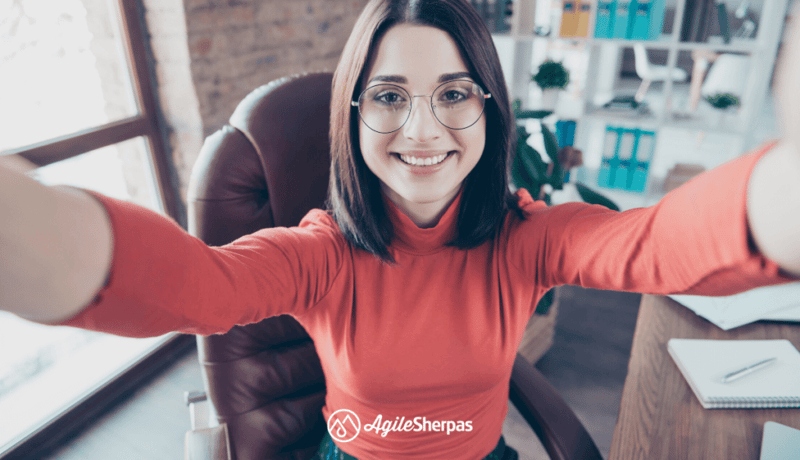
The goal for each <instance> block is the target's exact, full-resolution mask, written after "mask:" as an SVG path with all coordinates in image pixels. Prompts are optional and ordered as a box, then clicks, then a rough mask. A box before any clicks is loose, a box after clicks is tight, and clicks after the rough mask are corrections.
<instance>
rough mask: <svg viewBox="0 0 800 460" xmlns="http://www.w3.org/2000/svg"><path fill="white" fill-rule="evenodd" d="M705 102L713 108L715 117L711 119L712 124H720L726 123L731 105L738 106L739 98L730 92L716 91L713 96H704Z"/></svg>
mask: <svg viewBox="0 0 800 460" xmlns="http://www.w3.org/2000/svg"><path fill="white" fill-rule="evenodd" d="M705 99H706V102H708V103H709V105H711V107H713V108H715V109H716V111H715V118H714V120H712V122H711V124H712V125H717V126H722V125H723V124H726V122H727V121H728V119H729V114H730V113H732V109H731V107H738V106H739V98H738V97H737V96H736V95H734V94H731V93H717V94H715V95H713V96H706V98H705Z"/></svg>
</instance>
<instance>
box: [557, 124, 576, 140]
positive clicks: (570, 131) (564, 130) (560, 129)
mask: <svg viewBox="0 0 800 460" xmlns="http://www.w3.org/2000/svg"><path fill="white" fill-rule="evenodd" d="M576 125H577V122H576V121H575V120H559V121H557V122H556V139H557V140H558V146H559V147H567V146H570V145H572V144H573V143H574V142H575V126H576Z"/></svg>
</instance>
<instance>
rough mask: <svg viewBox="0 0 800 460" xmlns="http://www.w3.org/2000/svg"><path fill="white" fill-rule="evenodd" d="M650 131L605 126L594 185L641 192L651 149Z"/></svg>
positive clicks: (651, 138)
mask: <svg viewBox="0 0 800 460" xmlns="http://www.w3.org/2000/svg"><path fill="white" fill-rule="evenodd" d="M655 135H656V133H655V132H654V131H644V130H641V129H631V128H620V127H613V126H606V136H605V141H604V145H603V159H602V162H601V164H600V171H599V172H598V175H597V185H598V186H600V187H606V188H618V189H622V190H627V191H630V192H644V190H645V188H646V186H647V177H648V173H649V170H650V161H651V159H652V158H653V152H654V150H655Z"/></svg>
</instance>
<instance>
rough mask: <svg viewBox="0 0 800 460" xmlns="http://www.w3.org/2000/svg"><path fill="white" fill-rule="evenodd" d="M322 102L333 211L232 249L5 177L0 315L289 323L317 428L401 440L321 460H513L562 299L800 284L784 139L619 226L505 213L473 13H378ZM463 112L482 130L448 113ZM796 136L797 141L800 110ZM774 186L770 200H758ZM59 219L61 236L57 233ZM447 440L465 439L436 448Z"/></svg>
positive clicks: (492, 90)
mask: <svg viewBox="0 0 800 460" xmlns="http://www.w3.org/2000/svg"><path fill="white" fill-rule="evenodd" d="M795 40H797V39H795ZM793 50H795V51H794V52H793V53H792V54H791V55H790V57H789V59H790V61H792V62H794V63H795V64H796V63H797V62H800V54H798V53H797V52H796V48H793ZM462 83H463V85H462ZM450 84H452V85H453V86H449V85H450ZM378 85H380V88H379V89H380V91H378V92H373V91H372V88H373V87H375V86H378ZM388 85H391V88H390V87H389V86H388ZM443 85H444V86H443ZM795 86H796V85H795ZM442 88H444V89H442ZM332 94H333V100H332V104H331V108H332V109H331V125H330V138H331V140H332V142H331V149H332V151H331V154H332V165H331V184H330V190H329V202H328V203H329V204H328V209H327V210H319V209H315V210H311V211H309V212H308V214H307V215H306V216H305V217H304V218H303V220H302V221H301V222H300V224H299V225H298V226H294V227H275V228H265V229H261V230H258V231H256V232H254V233H252V234H249V235H246V236H243V237H241V238H239V239H237V240H236V241H234V242H232V243H230V244H227V245H223V246H218V247H217V246H215V247H209V246H207V245H205V244H203V243H202V242H201V241H199V240H198V239H196V238H193V237H191V236H189V235H188V234H187V233H186V232H185V231H183V230H182V229H181V228H179V227H178V226H177V225H175V224H174V223H173V222H171V221H169V220H167V219H165V218H164V217H163V216H160V215H158V214H157V213H153V212H151V211H148V210H146V209H144V208H141V207H138V206H134V205H131V204H129V203H124V202H120V201H119V200H115V199H112V198H109V197H107V196H104V195H102V194H99V193H88V194H87V193H83V192H80V191H69V192H67V191H63V190H54V189H51V188H48V187H44V186H42V185H41V184H37V183H35V182H33V181H30V180H29V179H28V178H26V177H24V176H19V175H16V174H13V173H12V172H11V171H7V170H3V169H0V214H2V215H4V216H10V217H11V219H13V222H14V225H9V224H5V225H3V224H4V223H5V221H2V222H0V244H1V245H3V246H0V251H12V250H13V251H14V252H13V254H14V257H13V258H12V259H13V262H6V263H0V282H5V283H9V281H8V280H13V281H14V283H15V285H14V287H15V289H14V290H13V291H12V290H11V289H0V306H2V308H6V309H9V310H10V311H12V312H15V313H17V314H19V315H21V316H25V317H30V318H36V319H38V320H40V321H51V322H57V321H60V324H62V325H69V326H73V327H80V328H85V329H92V330H99V331H104V332H110V333H114V334H118V335H123V336H135V337H139V336H155V335H158V334H161V333H165V332H169V331H181V332H185V333H192V334H202V335H212V334H218V333H222V332H226V331H228V330H230V329H231V328H233V327H234V326H235V325H243V324H251V323H257V322H260V321H261V320H263V319H265V318H269V317H273V316H278V315H284V314H286V315H290V316H292V317H294V318H295V319H296V320H297V321H298V322H299V323H300V324H301V325H302V326H303V327H304V328H305V330H306V331H307V332H308V335H309V336H310V337H311V338H312V339H313V342H314V346H315V349H316V351H317V353H318V356H319V362H320V365H321V368H322V370H323V372H324V377H325V385H326V395H325V404H324V406H323V408H322V413H323V416H324V417H325V418H326V419H330V418H331V417H332V416H333V415H334V414H336V413H337V412H340V411H349V412H353V413H355V414H358V417H360V418H362V419H364V420H369V421H371V422H372V421H376V422H373V423H372V426H373V427H374V426H375V424H376V423H378V422H377V421H378V420H383V417H385V418H386V419H387V420H393V421H397V425H398V426H400V425H402V426H403V430H397V431H395V430H388V431H386V432H384V431H381V432H380V433H376V432H374V431H369V430H367V431H364V432H363V433H361V435H359V436H357V437H356V438H354V439H347V440H341V439H340V440H332V441H331V442H328V441H330V439H328V440H325V441H324V442H323V444H321V445H320V446H319V454H320V457H322V458H329V454H336V455H339V454H341V456H339V457H338V458H359V459H372V458H397V457H404V458H415V459H431V460H432V459H441V458H448V459H463V460H474V459H498V458H503V459H505V460H508V459H512V458H514V457H515V453H514V451H513V449H510V448H506V446H505V444H504V441H503V438H502V436H501V433H502V424H503V420H504V419H505V416H506V414H507V412H508V396H509V383H510V376H511V372H512V367H513V365H514V361H515V357H516V354H517V348H518V347H519V344H520V341H521V338H522V335H523V332H524V331H525V327H526V325H527V324H528V321H529V320H530V318H531V316H532V315H533V313H534V309H535V306H536V304H537V302H538V301H539V299H541V298H542V296H543V295H544V294H545V293H546V292H547V291H548V290H550V289H551V288H553V287H554V286H558V285H564V284H573V285H579V286H583V287H590V288H600V289H609V290H625V291H634V292H647V293H659V294H667V293H673V294H674V293H683V294H697V295H723V294H731V293H735V292H741V291H744V290H748V289H752V288H754V287H757V286H762V285H768V284H777V283H781V282H785V281H788V280H792V279H794V278H793V277H792V275H791V274H790V270H792V273H795V274H797V273H798V272H800V270H798V269H797V266H796V265H797V264H798V262H799V261H798V257H797V256H796V254H800V248H798V247H797V241H798V240H800V239H798V238H797V237H796V236H797V234H798V233H800V218H796V217H795V216H800V205H798V203H800V190H798V189H797V185H796V184H798V183H800V181H799V180H798V177H800V168H797V166H798V164H800V152H798V149H797V148H796V147H795V145H796V144H794V143H793V141H792V140H791V139H789V140H788V141H786V142H781V143H779V144H778V145H777V147H776V146H774V145H766V146H764V147H763V148H762V149H760V150H759V151H757V152H753V154H750V155H746V156H744V157H742V158H739V159H737V160H736V161H734V162H731V163H729V164H726V165H724V166H722V167H720V168H718V169H715V170H713V171H710V172H708V173H706V174H703V175H700V176H698V177H697V178H696V179H695V180H693V181H691V182H689V183H687V184H685V185H684V186H682V187H679V188H678V189H676V190H674V191H673V192H672V193H670V194H669V195H667V197H666V198H665V199H664V200H663V201H662V202H660V203H659V204H658V205H657V206H653V207H650V208H638V209H632V210H630V211H626V212H622V213H619V212H615V211H612V210H609V209H606V208H603V207H599V206H591V205H588V204H586V203H567V204H563V205H558V206H547V205H545V204H544V203H542V202H536V201H534V200H533V198H532V197H531V196H530V194H528V193H527V192H526V191H525V190H519V191H518V192H517V193H516V194H514V195H512V194H511V192H510V191H509V186H508V182H507V180H508V165H509V164H510V159H511V155H512V153H513V151H514V149H513V147H514V137H513V135H514V131H515V129H514V123H513V119H512V116H511V107H510V104H509V101H508V95H507V92H506V89H505V82H504V78H503V74H502V72H501V70H500V63H499V60H498V58H497V53H496V51H495V49H494V45H493V42H492V39H491V37H490V36H489V33H488V31H487V30H486V28H485V27H484V26H483V24H482V23H481V21H480V18H479V16H478V15H477V13H476V12H475V11H474V10H473V9H472V8H471V7H470V5H469V4H468V3H467V2H465V1H463V0H410V1H409V0H372V1H370V3H369V4H368V5H367V7H366V8H365V10H364V12H363V13H362V15H361V17H360V18H359V20H358V22H357V24H356V26H355V28H354V30H353V33H352V34H351V36H350V39H349V40H348V43H347V45H346V47H345V50H344V52H343V54H342V59H341V61H340V63H339V66H338V67H337V70H336V73H335V75H334V78H333V85H332ZM481 94H482V95H483V96H484V97H483V98H482V99H481V97H480V95H481ZM487 95H491V97H488V98H487V97H485V96H487ZM403 98H406V99H407V100H408V105H407V107H406V105H405V103H404V102H403ZM473 98H476V99H474V102H475V103H478V102H482V103H483V106H482V110H481V111H480V112H478V111H477V110H474V109H475V106H470V105H468V106H467V110H466V111H465V112H463V113H461V114H460V115H464V114H466V115H469V116H466V115H464V116H463V117H461V116H456V117H449V116H446V115H444V114H443V113H444V111H445V110H447V104H450V103H454V101H462V100H468V101H472V100H473ZM428 101H430V104H429V103H428ZM353 102H356V103H357V106H354V105H353ZM372 102H375V103H377V104H388V105H390V106H391V105H395V104H396V106H397V108H398V111H399V113H400V114H401V115H397V114H395V113H393V112H392V110H386V111H384V112H383V113H384V114H387V115H390V117H391V119H389V120H386V123H385V124H384V122H383V121H381V120H378V119H375V118H373V117H372V115H373V114H372V113H371V112H370V111H371V110H372V108H374V107H370V104H371V103H372ZM470 107H472V108H471V109H470ZM365 112H366V114H365ZM476 114H477V117H476V118H475V120H473V121H472V122H470V120H471V119H472V118H473V115H476ZM396 115H397V116H396ZM787 121H788V122H789V123H790V126H794V125H797V124H800V120H797V118H796V117H793V116H792V115H791V113H789V114H788V115H787ZM387 128H389V129H387ZM434 162H435V163H436V164H434ZM428 163H430V164H428ZM782 166H783V168H781V167H782ZM793 168H794V169H793ZM754 171H755V172H754ZM770 177H775V178H779V180H775V181H771V182H776V183H777V187H766V188H764V187H763V186H764V183H765V182H764V181H768V182H770V181H769V178H770ZM749 190H756V191H758V193H757V194H755V195H754V194H752V193H750V191H749ZM785 195H788V197H787V196H785ZM775 203H780V206H776V205H775ZM792 206H793V207H792ZM53 207H55V208H57V209H59V212H58V213H56V215H57V216H60V217H61V219H60V220H54V219H51V218H50V217H51V214H52V213H51V212H50V211H51V210H52V208H53ZM752 209H759V210H761V209H765V210H766V212H767V214H770V213H772V214H774V213H775V211H777V212H778V213H781V212H782V214H780V216H781V221H780V223H779V224H778V225H777V226H778V227H780V229H781V232H778V233H772V234H770V233H768V232H767V233H761V232H755V234H754V232H753V231H752V230H753V229H757V228H761V227H762V224H763V221H762V222H760V223H758V222H756V224H755V225H751V224H752V223H753V222H755V221H758V220H759V218H754V215H756V214H754V213H752V212H751V210H752ZM76 215H78V216H84V217H83V218H80V219H75V217H74V216H76ZM773 217H774V215H773ZM721 221H724V222H732V224H731V225H719V222H721ZM20 229H21V230H20ZM42 235H44V236H42ZM36 237H38V238H39V239H38V240H37V239H35V238H36ZM764 242H767V243H768V244H769V245H770V246H773V247H778V248H784V249H785V251H784V252H786V253H789V254H790V256H789V257H787V258H785V259H782V260H786V261H788V262H786V263H782V264H778V263H776V262H775V261H773V260H771V259H770V258H768V257H766V256H765V255H764V254H763V253H762V252H761V250H760V249H761V248H762V247H765V246H764ZM9 253H10V252H9ZM780 255H781V256H782V255H783V254H780ZM76 256H78V257H76ZM74 259H77V260H74ZM65 260H66V261H68V263H65V262H64V261H65ZM3 262H5V261H3ZM20 266H21V267H23V268H24V269H25V270H28V271H27V272H26V271H25V270H19V269H18V267H20ZM110 267H113V269H110ZM21 273H30V274H29V275H25V274H21ZM76 273H77V275H76ZM76 278H77V279H76ZM41 279H45V280H47V282H45V283H41V282H40V281H39V280H41ZM7 286H10V284H7ZM0 287H2V285H0ZM42 296H44V297H46V298H47V299H48V300H49V301H50V304H49V306H48V308H42V305H41V303H40V302H38V300H39V299H41V298H42ZM81 299H91V300H90V301H86V300H84V301H81ZM65 318H68V319H65ZM312 417H314V418H315V419H318V418H319V417H318V415H317V414H312ZM417 418H419V419H420V420H423V421H430V422H431V423H430V425H429V426H430V427H431V429H421V430H417V431H406V430H405V426H406V424H405V423H404V422H403V423H401V421H402V420H406V421H407V420H416V419H417ZM449 422H452V423H453V426H455V427H458V426H461V427H462V428H463V431H459V430H458V429H456V430H455V431H447V433H443V432H442V430H441V427H442V424H444V426H447V427H449V426H451V425H450V423H449ZM458 422H464V423H463V424H459V423H458ZM467 422H469V423H467ZM392 423H393V424H394V422H392ZM423 426H426V425H424V424H423ZM467 428H469V430H468V429H467ZM330 434H331V435H332V436H333V434H334V433H332V432H331V433H330ZM295 439H296V438H295ZM292 442H295V441H292ZM312 447H314V446H313V445H312Z"/></svg>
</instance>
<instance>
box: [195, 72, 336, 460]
mask: <svg viewBox="0 0 800 460" xmlns="http://www.w3.org/2000/svg"><path fill="white" fill-rule="evenodd" d="M331 79H332V75H331V74H329V73H320V74H307V75H301V76H294V77H288V78H284V79H281V80H277V81H274V82H272V83H269V84H267V85H264V86H262V87H260V88H258V89H256V90H254V91H253V92H252V93H250V94H249V95H248V96H247V97H246V98H245V99H244V100H243V101H242V102H241V103H240V104H239V106H238V107H237V108H236V110H235V111H234V113H233V115H232V116H231V118H230V121H229V124H228V125H226V126H224V127H223V128H222V129H220V130H219V131H217V132H216V133H214V134H212V135H211V136H209V137H208V139H206V142H205V143H204V144H203V148H202V150H201V151H200V156H199V158H198V159H197V162H196V164H195V166H194V169H193V171H192V179H191V183H190V186H189V200H188V201H189V209H188V211H189V232H190V233H191V234H193V235H195V236H197V237H198V238H200V239H201V240H203V241H204V242H206V243H207V244H209V245H212V246H219V245H223V244H226V243H229V242H231V241H233V240H235V239H236V238H239V237H240V236H243V235H246V234H249V233H253V232H255V231H257V230H259V229H261V228H266V227H274V226H285V227H289V226H293V225H297V224H298V223H299V222H300V219H302V217H303V216H304V215H305V214H306V213H307V212H308V211H309V210H310V209H313V208H321V207H323V205H324V202H325V198H326V194H327V189H328V173H329V170H330V148H329V141H328V126H329V113H330V95H331ZM197 345H198V351H199V357H200V362H201V364H202V365H203V374H204V380H205V383H206V386H207V388H206V391H207V392H208V395H209V398H210V399H211V401H212V403H213V405H214V407H215V409H216V411H217V414H218V418H219V421H220V422H225V423H227V424H228V431H229V433H230V441H231V448H232V451H233V455H234V458H235V459H236V460H269V459H281V460H284V459H285V460H289V459H291V460H300V459H303V460H305V459H308V458H310V457H311V455H313V453H314V452H315V451H316V448H317V446H318V445H319V442H320V440H321V439H322V435H323V434H324V432H325V429H326V428H325V427H326V425H325V421H324V420H323V418H322V411H321V409H322V406H323V404H324V400H325V379H324V376H323V374H322V367H321V366H320V363H319V357H318V356H317V353H316V350H315V349H314V343H313V342H312V341H311V338H310V337H309V336H308V334H307V333H306V331H305V330H304V329H303V327H302V326H300V324H299V323H298V322H297V321H296V320H294V318H292V317H290V316H278V317H274V318H268V319H266V320H264V321H261V322H259V323H256V324H251V325H247V326H242V327H239V326H237V327H234V328H233V329H232V330H231V331H229V332H228V333H226V334H221V335H214V336H209V337H198V338H197Z"/></svg>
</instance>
